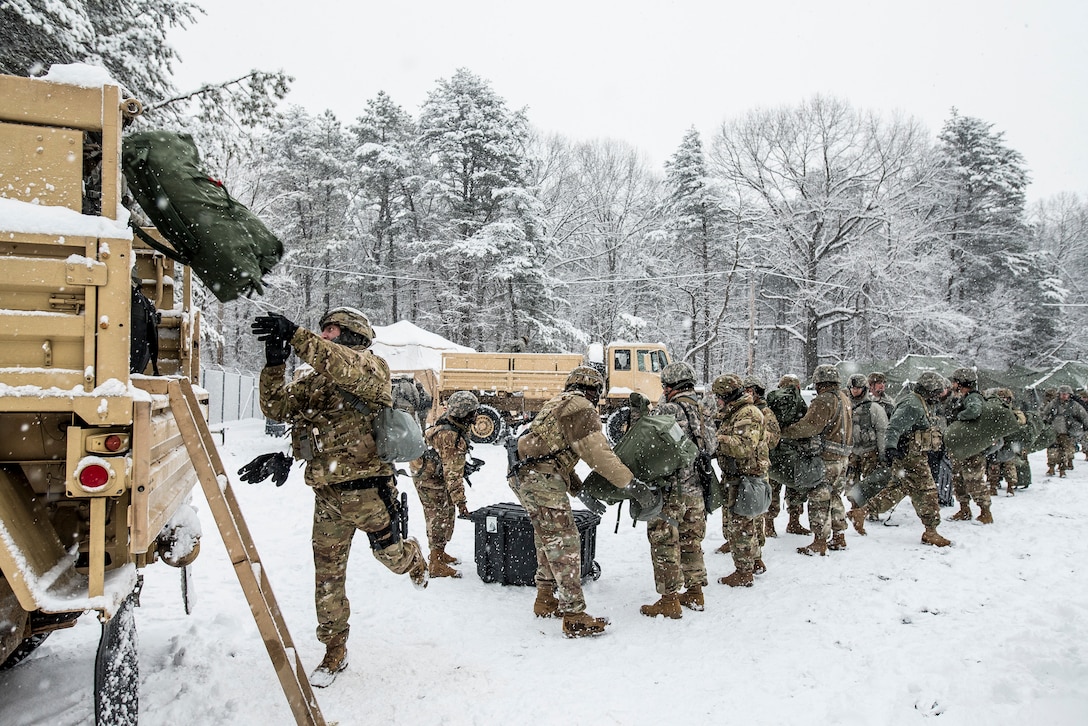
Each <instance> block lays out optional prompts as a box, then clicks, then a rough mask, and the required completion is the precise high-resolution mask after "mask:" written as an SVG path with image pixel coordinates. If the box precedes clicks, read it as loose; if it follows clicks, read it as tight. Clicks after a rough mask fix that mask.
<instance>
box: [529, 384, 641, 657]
mask: <svg viewBox="0 0 1088 726" xmlns="http://www.w3.org/2000/svg"><path fill="white" fill-rule="evenodd" d="M603 391H604V378H603V377H602V376H601V374H600V373H599V372H598V371H597V370H596V369H595V368H590V367H588V366H578V367H577V368H575V369H574V370H573V371H571V372H570V375H569V376H567V381H566V386H565V390H564V391H563V392H562V393H560V394H559V395H558V396H555V397H554V398H552V399H551V400H550V401H548V402H547V403H545V404H544V407H543V408H541V410H540V413H538V414H537V416H536V418H534V419H533V422H532V424H530V426H529V430H528V431H527V432H526V433H524V434H522V435H521V436H520V437H519V439H518V446H517V461H516V462H515V463H514V466H513V468H512V470H511V474H512V476H511V477H510V479H509V484H510V488H511V489H513V490H514V494H516V495H517V497H518V501H520V502H521V504H522V506H523V507H525V510H526V511H527V512H528V513H529V521H530V522H531V523H532V525H533V539H534V541H535V543H536V552H537V569H536V587H537V595H536V602H534V603H533V612H534V613H535V614H536V616H537V617H545V618H546V617H556V616H562V618H563V634H564V635H565V636H567V637H568V638H578V637H582V636H586V635H599V634H601V633H603V632H604V629H605V627H606V626H607V625H608V620H607V619H606V618H594V617H592V616H590V615H589V614H587V613H586V611H585V609H586V601H585V597H584V595H583V594H582V581H581V574H582V549H581V540H580V537H579V536H578V528H577V525H575V523H574V515H573V513H572V512H571V508H570V500H569V499H568V498H567V493H568V492H572V493H573V492H580V490H581V482H580V481H578V477H577V476H576V475H575V473H574V467H575V465H576V464H577V463H578V461H579V460H583V461H585V462H586V463H587V464H588V465H589V467H590V468H591V469H593V470H594V471H596V472H598V473H600V474H601V475H602V476H603V477H604V478H605V479H607V480H608V481H609V482H611V483H612V484H613V485H614V486H616V487H617V488H619V489H622V490H624V493H625V495H626V496H629V497H631V498H632V499H634V500H636V501H637V502H638V503H639V505H640V506H641V507H642V508H643V510H644V511H651V510H653V509H654V508H655V505H659V504H660V495H659V494H658V495H656V497H655V493H654V492H653V491H651V489H650V488H649V487H648V486H647V485H646V484H645V483H643V482H641V481H639V480H638V479H636V478H635V477H634V475H633V474H632V473H631V470H630V469H628V468H627V467H626V466H625V465H624V464H623V462H622V461H620V460H619V458H618V457H617V456H616V455H615V454H614V453H613V452H612V449H611V448H610V447H609V446H608V440H607V439H605V437H604V433H603V432H602V431H601V420H600V416H599V414H598V412H597V403H598V401H599V400H600V396H601V393H602V392H603Z"/></svg>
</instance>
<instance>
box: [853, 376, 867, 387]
mask: <svg viewBox="0 0 1088 726" xmlns="http://www.w3.org/2000/svg"><path fill="white" fill-rule="evenodd" d="M850 387H851V388H868V387H869V379H868V378H866V377H865V375H864V374H862V373H855V374H854V375H852V376H850Z"/></svg>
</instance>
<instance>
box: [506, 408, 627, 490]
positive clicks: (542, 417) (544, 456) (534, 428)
mask: <svg viewBox="0 0 1088 726" xmlns="http://www.w3.org/2000/svg"><path fill="white" fill-rule="evenodd" d="M518 459H520V460H521V461H527V460H528V461H529V463H527V464H526V466H528V467H529V468H531V469H541V470H547V471H554V472H555V473H557V474H559V476H561V477H563V479H565V480H566V481H567V485H568V486H569V487H570V488H571V491H576V490H577V489H578V488H579V487H580V483H579V482H578V481H577V477H576V476H575V474H574V466H575V465H576V464H577V463H578V460H579V459H581V460H583V461H585V462H586V464H588V465H589V468H591V469H593V470H594V471H596V472H598V473H599V474H600V475H601V476H603V477H604V478H605V479H607V480H608V481H610V482H611V483H612V484H613V485H615V486H617V487H621V488H622V487H625V486H627V485H628V484H630V483H631V479H632V478H633V476H634V475H633V474H632V473H631V470H630V469H628V468H627V467H626V466H625V465H624V463H623V462H622V461H620V460H619V457H618V456H616V454H615V453H614V452H613V451H612V447H610V446H609V445H608V440H607V439H606V438H605V437H604V433H603V432H602V431H601V419H600V415H599V414H598V413H597V407H596V406H594V405H593V404H592V403H590V402H589V400H588V399H587V398H586V397H585V396H583V395H582V394H581V393H578V392H577V391H563V392H562V393H560V394H559V395H558V396H555V397H554V398H552V399H551V400H549V401H548V402H547V403H545V404H544V406H543V408H541V409H540V413H538V414H537V415H536V418H534V419H533V422H532V424H530V425H529V431H528V432H527V433H525V434H523V435H522V436H521V437H520V438H519V439H518Z"/></svg>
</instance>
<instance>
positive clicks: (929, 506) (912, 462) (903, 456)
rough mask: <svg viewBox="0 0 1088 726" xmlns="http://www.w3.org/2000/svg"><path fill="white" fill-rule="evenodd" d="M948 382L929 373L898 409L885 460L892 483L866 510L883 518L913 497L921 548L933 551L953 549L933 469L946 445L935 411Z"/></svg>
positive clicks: (886, 443) (886, 441)
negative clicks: (933, 457) (932, 457)
mask: <svg viewBox="0 0 1088 726" xmlns="http://www.w3.org/2000/svg"><path fill="white" fill-rule="evenodd" d="M945 383H946V382H945V380H944V378H942V377H941V376H940V375H938V374H936V373H934V372H932V371H927V372H925V373H923V374H922V375H921V376H919V378H918V382H917V383H915V384H914V390H913V392H911V393H909V394H907V395H906V396H904V398H903V400H902V401H900V402H899V403H898V404H897V405H896V407H895V413H893V414H892V417H891V420H890V421H888V428H887V431H886V432H885V436H884V461H885V462H887V464H888V465H889V466H890V467H891V470H892V474H891V482H890V483H889V485H888V487H887V488H886V489H885V490H884V491H882V492H881V493H880V494H879V495H877V496H876V497H873V498H872V499H871V500H869V502H868V503H867V505H866V506H867V507H868V508H869V509H870V510H871V511H874V512H876V513H877V514H881V513H883V512H886V511H888V510H889V509H891V508H892V507H894V506H895V505H896V504H898V503H899V502H900V501H901V500H902V499H903V497H904V496H910V501H911V504H913V505H914V511H915V512H917V513H918V518H919V519H921V520H922V525H923V526H924V527H925V532H923V533H922V544H927V545H933V546H935V547H947V546H948V545H950V544H952V543H951V542H949V541H948V540H947V539H945V538H944V537H942V536H941V535H940V533H938V532H937V526H938V525H939V524H940V523H941V505H940V503H939V502H938V501H937V485H936V484H935V483H934V481H933V471H932V470H931V469H930V467H929V452H931V451H939V450H940V449H941V447H942V446H943V437H942V434H941V431H942V425H941V420H940V415H939V414H938V413H937V412H936V411H935V410H934V407H935V405H936V403H937V401H938V400H939V399H940V396H941V394H942V393H943V392H944V390H945V388H946V385H945Z"/></svg>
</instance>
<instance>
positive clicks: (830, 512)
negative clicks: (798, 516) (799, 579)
mask: <svg viewBox="0 0 1088 726" xmlns="http://www.w3.org/2000/svg"><path fill="white" fill-rule="evenodd" d="M812 382H813V384H814V385H815V386H816V398H814V399H812V403H811V404H809V407H808V411H807V412H806V413H805V417H804V418H802V419H801V420H800V421H798V422H797V423H795V424H792V425H791V426H787V427H785V428H784V429H782V438H783V439H811V444H812V448H813V453H814V455H817V456H819V457H820V459H822V460H823V467H824V476H823V480H822V481H821V482H820V483H819V484H817V485H816V486H815V487H813V488H812V489H811V490H809V493H808V521H809V524H810V525H811V526H812V543H811V544H809V545H807V546H805V547H798V548H797V551H798V552H799V553H800V554H803V555H821V556H823V555H826V554H827V550H828V549H832V550H844V549H846V535H845V534H844V533H845V532H846V509H845V507H843V504H842V492H843V480H844V477H845V475H846V464H847V460H848V453H849V447H850V440H851V437H852V436H853V429H852V426H853V424H852V421H851V419H850V399H849V398H847V397H846V394H845V393H843V392H842V391H841V390H839V385H840V383H841V379H840V377H839V369H838V368H836V367H835V366H833V365H821V366H817V367H816V370H815V371H814V372H813V374H812ZM829 535H831V540H830V541H828V536H829Z"/></svg>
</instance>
